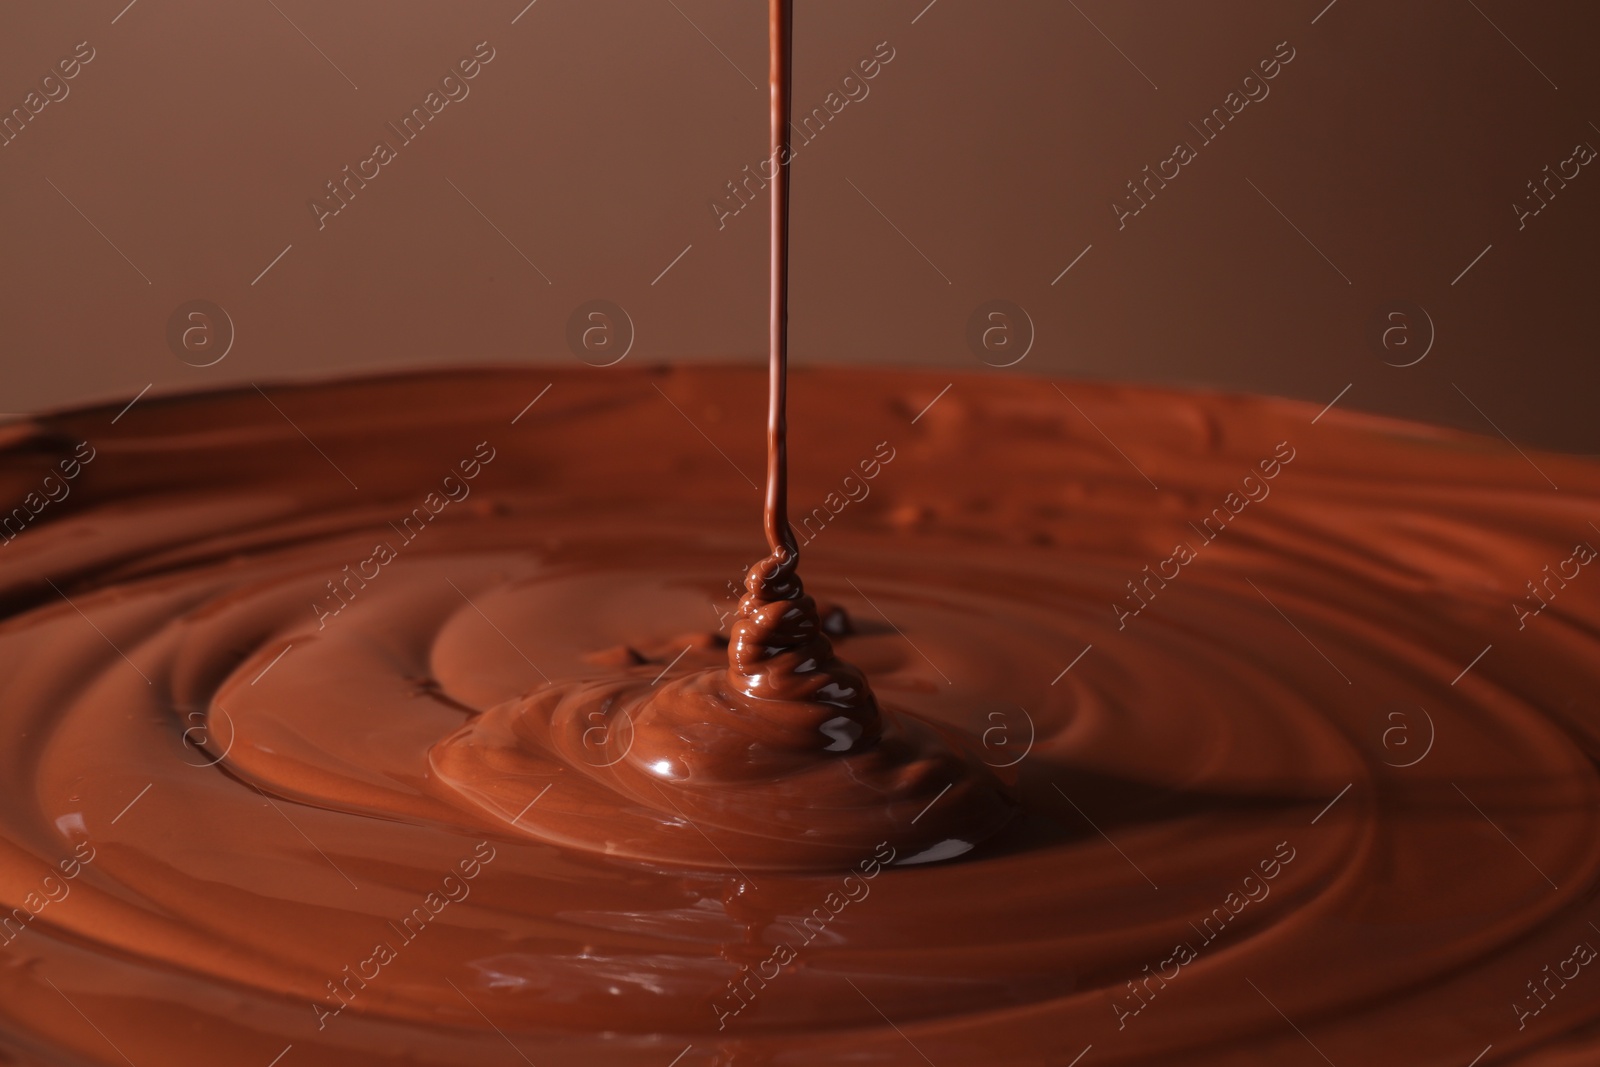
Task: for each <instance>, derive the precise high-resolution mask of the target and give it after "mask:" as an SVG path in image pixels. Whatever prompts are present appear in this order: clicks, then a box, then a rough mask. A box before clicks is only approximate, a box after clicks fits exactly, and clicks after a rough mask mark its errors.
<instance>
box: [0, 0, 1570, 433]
mask: <svg viewBox="0 0 1600 1067" xmlns="http://www.w3.org/2000/svg"><path fill="white" fill-rule="evenodd" d="M525 5H526V6H525ZM798 8H799V12H798V15H797V39H798V45H797V52H798V55H797V62H798V65H799V73H798V76H797V85H796V99H797V102H798V103H799V105H800V107H801V109H802V110H804V111H808V112H809V111H810V110H811V109H812V108H816V107H820V108H822V109H823V111H822V113H821V115H820V116H819V117H817V118H814V119H813V122H812V129H811V134H810V136H811V140H810V141H809V143H805V144H803V145H802V146H801V147H800V148H799V150H798V153H797V156H796V162H795V175H794V181H795V190H794V195H795V206H794V212H795V216H794V217H795V227H796V237H795V262H794V302H795V308H794V316H795V317H794V325H793V330H794V358H795V359H796V361H798V362H873V363H915V364H927V365H938V366H948V367H950V368H952V369H978V370H982V371H984V372H985V373H996V374H1035V375H1054V376H1087V377H1109V378H1124V379H1140V380H1154V381H1164V382H1185V383H1203V384H1206V385H1212V386H1217V387H1222V388H1228V389H1244V390H1251V391H1258V392H1266V393H1277V394H1285V395H1290V396H1296V397H1301V398H1305V399H1308V400H1311V401H1313V402H1315V403H1317V404H1319V405H1320V404H1323V403H1326V402H1328V401H1330V400H1332V399H1333V398H1334V397H1335V396H1339V395H1341V394H1342V398H1341V399H1340V400H1339V403H1340V404H1341V405H1342V406H1345V405H1347V406H1349V407H1352V408H1365V409H1369V410H1373V411H1381V412H1389V413H1398V414H1404V415H1409V416H1413V417H1417V418H1423V419H1429V420H1435V421H1441V422H1447V423H1452V424H1456V425H1460V426H1465V427H1469V428H1472V429H1476V430H1480V431H1482V432H1485V433H1493V432H1495V429H1494V426H1493V425H1491V421H1490V420H1492V422H1493V424H1494V425H1497V426H1498V427H1499V429H1500V430H1503V431H1504V432H1505V433H1506V434H1509V435H1510V436H1511V437H1512V438H1515V439H1516V440H1518V441H1519V442H1533V443H1538V444H1541V445H1545V446H1549V447H1556V448H1563V449H1569V450H1576V451H1581V452H1591V453H1592V452H1600V424H1597V421H1596V419H1595V418H1594V415H1593V401H1594V399H1595V396H1596V389H1595V386H1596V382H1597V376H1600V371H1597V370H1596V363H1595V354H1596V346H1595V343H1594V339H1593V314H1592V308H1591V297H1592V294H1593V293H1594V292H1595V282H1596V274H1597V271H1596V266H1595V255H1594V253H1595V236H1596V222H1597V219H1600V167H1595V166H1588V165H1586V162H1585V160H1586V157H1587V155H1588V154H1589V152H1590V151H1591V149H1589V148H1588V147H1587V146H1588V145H1595V146H1600V128H1597V127H1596V126H1595V125H1594V122H1593V121H1591V120H1596V121H1600V101H1597V100H1596V92H1595V90H1596V79H1597V64H1596V63H1595V62H1594V47H1595V44H1596V40H1597V34H1596V28H1597V22H1600V19H1597V18H1596V16H1595V15H1594V14H1593V12H1594V10H1595V9H1594V5H1592V4H1587V5H1586V4H1578V3H1543V4H1538V5H1529V4H1514V3H1511V2H1509V0H1406V2H1404V3H1393V2H1383V3H1380V2H1377V0H1335V2H1334V3H1333V4H1331V5H1330V4H1328V3H1327V0H1227V2H1208V3H1199V2H1195V3H1176V2H1171V0H1165V2H1156V0H1141V2H1133V0H1077V2H1076V3H1074V2H1072V0H1027V2H1024V0H983V2H979V0H935V2H934V3H932V4H931V5H930V4H928V3H927V0H868V2H846V0H799V4H798ZM764 18H765V5H764V4H762V3H760V2H759V0H536V2H534V3H533V4H531V5H527V4H526V0H495V2H492V3H490V2H482V3H469V4H448V5H447V4H442V3H424V2H420V0H404V2H395V0H381V2H380V0H359V2H357V0H338V2H322V3H312V2H310V0H226V2H223V0H135V2H134V3H133V4H132V5H127V4H126V0H73V2H71V3H56V2H49V3H47V2H44V0H27V2H22V3H13V4H8V5H6V7H5V9H4V11H3V12H0V72H3V74H0V108H3V109H5V110H6V112H8V113H9V114H10V119H9V123H8V124H7V125H5V126H3V127H0V128H3V129H4V131H5V132H4V134H3V138H4V139H5V142H6V143H5V144H4V147H0V204H3V207H0V242H3V245H4V248H5V255H4V260H3V266H0V270H3V272H4V277H3V278H0V345H3V346H4V353H5V375H4V378H3V384H0V391H3V396H0V410H3V411H10V412H25V411H31V410H37V409H39V408H42V407H49V406H54V405H61V404H65V403H70V402H76V401H80V400H85V399H111V398H116V397H131V396H132V395H134V394H135V393H137V392H138V391H139V390H141V389H143V388H144V387H145V386H146V385H152V384H153V386H154V389H155V390H158V391H159V390H175V389H194V388H203V387H207V386H210V385H214V384H221V383H235V382H241V381H267V380H273V379H284V378H291V377H301V376H310V375H325V374H329V373H337V372H343V371H347V370H349V369H352V368H366V367H395V366H402V365H410V364H426V363H440V362H472V361H491V362H500V361H555V362H563V363H572V362H574V361H575V360H576V358H577V357H576V356H575V355H574V354H573V353H572V352H571V351H569V341H568V334H569V331H568V323H569V320H570V319H571V317H572V316H573V313H574V311H575V309H578V308H579V306H580V305H583V304H584V303H585V302H586V301H590V300H593V299H605V300H608V301H611V302H612V303H613V304H614V305H617V306H619V307H621V308H623V309H625V310H626V313H627V315H628V317H629V319H630V320H631V322H632V324H633V332H634V335H635V336H634V343H633V346H632V348H631V350H630V351H629V353H628V355H627V359H628V360H629V361H632V362H638V361H657V360H669V359H670V360H676V359H686V358H687V359H745V360H750V359H758V358H759V357H760V353H761V351H762V348H763V345H764V337H765V334H764V325H765V319H764V315H765V309H764V303H763V302H764V292H765V290H764V274H763V272H764V268H765V236H766V234H765V222H764V220H763V218H762V214H761V212H762V206H761V205H757V206H756V207H754V208H751V209H748V210H745V211H743V212H741V213H738V214H730V212H731V210H732V207H733V206H734V205H735V204H737V201H736V200H732V199H725V200H724V201H723V207H722V208H721V209H718V208H715V207H713V204H714V202H715V201H716V199H717V198H718V197H719V195H720V196H725V197H726V196H727V195H728V194H727V188H728V186H727V183H728V182H730V181H732V180H736V179H739V178H741V177H743V176H744V174H745V173H746V172H745V171H744V168H745V167H746V165H751V166H752V170H751V171H750V172H749V173H751V174H753V173H755V170H754V169H753V168H754V166H755V165H756V164H758V163H759V161H760V160H761V158H762V154H763V145H764V141H765V129H764V105H765V98H764V92H763V89H762V88H760V86H762V85H764V65H765V43H766V42H765V22H764ZM85 42H86V43H85ZM484 42H486V44H484ZM80 44H81V45H82V46H81V47H80ZM475 49H477V53H478V56H479V57H486V58H487V62H483V61H481V60H477V61H473V56H474V50H475ZM75 50H76V52H77V53H78V55H79V57H80V58H78V59H72V58H71V57H73V55H74V52H75ZM82 57H92V58H87V61H86V62H85V61H83V58H82ZM885 59H887V62H885V61H884V60H885ZM463 60H469V62H468V63H467V70H468V71H470V72H471V73H472V74H473V77H471V78H470V79H468V78H465V77H462V76H461V73H462V72H461V70H460V68H459V67H458V64H459V63H460V62H461V61H463ZM63 61H65V62H64V63H63ZM863 61H867V62H866V70H867V72H870V73H871V74H872V75H873V76H872V77H871V78H870V79H868V78H866V77H864V76H863V74H862V68H861V66H860V64H861V63H862V62H863ZM1263 63H1264V64H1265V67H1264V68H1263V66H1262V65H1263ZM58 64H60V65H58ZM68 71H70V72H71V73H72V75H73V76H72V77H70V78H67V77H65V76H64V75H65V74H66V73H67V72H68ZM452 71H456V74H457V76H456V77H453V78H451V79H450V80H448V81H444V79H445V77H446V75H447V74H449V73H450V72H452ZM852 73H854V74H855V75H856V77H855V78H854V79H852V80H849V81H846V78H847V77H849V76H850V75H851V74H852ZM1267 73H1271V74H1272V77H1271V78H1270V79H1269V78H1267V77H1265V74H1267ZM1252 74H1253V75H1254V77H1251V75H1252ZM1247 79H1248V80H1247ZM430 92H436V93H437V94H438V95H437V96H434V97H432V98H430V97H429V95H428V94H429V93H430ZM830 93H833V94H836V95H833V96H831V97H830V95H829V94H830ZM30 94H36V95H30ZM452 98H453V99H452ZM430 103H431V104H433V105H434V109H435V110H436V111H437V113H436V114H435V113H433V111H430V110H429V107H428V105H429V104H430ZM14 108H16V109H21V110H20V111H16V112H12V110H11V109H14ZM413 108H421V109H422V111H421V118H422V119H425V120H426V121H425V123H424V122H423V121H421V120H419V119H414V120H413V123H414V124H415V125H416V126H418V127H419V128H420V131H421V132H420V133H417V134H416V135H415V139H414V140H411V141H409V142H406V141H405V140H403V139H402V137H401V136H400V135H399V134H398V133H397V132H396V131H395V130H394V129H391V128H390V126H389V125H388V124H389V123H391V122H392V123H395V124H396V125H397V126H398V125H399V123H400V120H401V119H402V118H403V117H404V116H406V115H408V114H410V113H411V111H412V109H413ZM1214 109H1216V110H1215V111H1214ZM35 112H37V113H35ZM835 112H836V113H835ZM1208 116H1214V117H1212V119H1211V123H1210V125H1209V127H1208V126H1207V125H1206V123H1205V120H1206V118H1207V117H1208ZM379 141H384V142H387V145H388V148H389V150H391V151H392V158H389V159H388V161H387V162H382V161H381V160H376V159H375V157H374V149H375V146H376V144H377V142H379ZM1180 145H1181V146H1182V150H1180ZM1580 146H1584V147H1582V148H1580ZM346 166H349V167H350V168H351V173H356V174H359V173H361V169H362V168H365V173H366V174H367V175H369V176H370V180H365V184H364V185H362V184H359V183H358V182H357V180H356V179H350V180H349V183H348V186H347V189H348V192H347V193H346V197H347V199H348V202H347V203H345V204H344V205H343V206H342V207H341V210H340V211H339V212H338V213H337V214H329V213H328V212H331V209H332V207H334V206H340V202H339V201H337V200H334V199H333V198H332V197H331V196H330V195H329V194H328V192H327V185H326V183H328V182H329V181H330V180H334V179H340V178H342V177H343V175H344V171H343V168H345V167H346ZM1147 166H1148V167H1149V168H1150V170H1149V171H1148V172H1146V170H1145V168H1146V167H1147ZM1546 167H1549V168H1550V169H1549V170H1548V171H1547V170H1546V169H1545V168H1546ZM1147 175H1153V176H1151V177H1147ZM1162 175H1165V177H1163V176H1162ZM1134 180H1140V181H1145V182H1146V183H1147V184H1145V185H1144V186H1142V187H1141V188H1140V193H1141V199H1135V198H1134V196H1133V194H1132V193H1130V191H1129V185H1128V183H1129V182H1130V181H1134ZM1536 180H1539V181H1543V182H1544V183H1545V184H1544V185H1543V186H1541V187H1540V196H1539V198H1537V199H1536V198H1535V195H1534V193H1533V192H1532V191H1530V185H1529V183H1530V182H1533V181H1536ZM755 181H756V179H751V185H750V188H752V189H754V188H755ZM319 196H321V197H323V198H324V207H323V209H322V210H321V212H319V211H317V210H314V209H313V208H312V207H311V206H310V205H311V204H312V202H313V201H315V200H316V199H317V198H318V197H319ZM1119 203H1120V204H1122V205H1123V206H1122V207H1121V208H1120V209H1119V208H1117V207H1115V206H1114V205H1117V204H1119ZM1518 204H1521V205H1523V206H1522V208H1521V209H1520V211H1521V212H1524V213H1525V214H1521V215H1519V208H1518V207H1517V206H1516V205H1518ZM1135 207H1137V208H1139V209H1140V210H1139V211H1138V212H1137V213H1136V214H1134V213H1132V209H1133V208H1135ZM1535 207H1537V208H1540V210H1539V211H1538V212H1537V213H1535V212H1534V211H1533V209H1534V208H1535ZM1124 212H1126V213H1125V214H1124ZM319 215H321V217H320V218H319ZM1069 267H1070V269H1068V268H1069ZM1063 271H1065V273H1064V274H1063ZM200 299H203V300H207V301H211V302H212V303H213V304H215V305H217V306H218V307H220V308H222V309H223V310H224V311H225V313H226V316H227V319H228V320H229V321H230V322H231V324H232V326H231V333H232V335H233V336H232V337H231V345H230V346H229V347H227V350H226V354H225V356H224V357H223V358H222V359H221V360H220V362H216V363H213V364H212V365H211V366H207V367H193V366H190V365H188V363H198V362H208V361H209V360H210V359H212V358H214V357H215V355H217V354H218V353H219V352H220V351H221V346H222V345H224V343H226V342H228V341H229V340H230V338H229V337H228V334H229V332H230V328H229V327H228V325H227V324H226V323H223V322H221V321H220V320H219V321H213V320H214V319H217V318H218V316H217V313H216V312H215V311H209V310H208V311H205V312H204V313H203V315H202V317H200V318H194V319H191V318H187V317H183V316H180V318H181V319H182V321H180V322H179V323H178V328H176V329H172V330H169V322H170V320H172V319H173V316H174V313H175V312H177V311H179V309H180V308H182V307H183V306H184V305H186V304H187V303H188V302H190V301H193V300H200ZM991 300H1003V301H1006V302H1008V304H1009V308H1008V310H1007V311H1006V314H1007V315H1008V316H1009V318H1007V319H996V320H987V321H990V322H991V323H992V324H995V325H999V326H1000V327H1002V330H1001V331H1000V332H991V333H990V334H989V335H988V337H989V340H990V341H991V342H993V343H994V349H995V350H991V351H988V352H985V350H984V349H983V348H982V347H981V346H980V347H979V348H978V349H977V350H976V351H975V350H974V346H973V344H972V343H971V342H970V340H969V338H970V337H974V336H976V337H980V338H981V337H983V336H984V335H983V333H982V332H981V331H978V330H973V329H970V328H969V327H970V326H971V324H972V320H973V316H974V313H975V311H977V309H978V308H979V307H980V305H983V304H985V303H986V302H988V301H991ZM1017 309H1021V313H1023V314H1025V315H1026V320H1027V321H1031V323H1032V330H1033V332H1034V334H1035V338H1034V342H1033V344H1032V347H1031V349H1028V350H1027V352H1026V356H1025V358H1023V359H1022V360H1021V362H1018V363H1015V364H1014V365H1013V366H1010V367H1006V368H1003V369H995V370H992V371H991V370H987V369H986V368H985V366H984V363H983V362H981V361H980V359H979V353H984V354H986V355H987V357H988V358H989V361H990V362H993V363H1000V362H1007V361H1008V360H1009V359H1010V358H1013V357H1014V355H1015V354H1017V353H1019V352H1020V351H1021V346H1022V345H1023V344H1024V343H1025V342H1026V340H1027V338H1026V336H1025V335H1026V333H1027V332H1028V326H1027V325H1026V322H1025V321H1024V320H1023V319H1022V318H1020V317H1019V311H1018V310H1017ZM187 310H189V309H185V313H184V314H185V315H187ZM1394 316H1398V317H1394ZM597 321H598V320H597ZM1430 324H1431V325H1430ZM612 326H613V328H614V329H615V330H616V331H617V333H616V335H615V337H614V339H615V340H618V341H620V340H621V339H622V334H623V333H624V332H625V329H626V328H625V327H624V326H622V325H621V324H620V323H613V324H612ZM186 329H187V330H188V333H187V334H185V332H184V331H185V330H186ZM1005 329H1009V330H1010V333H1009V334H1006V333H1005V332H1004V330H1005ZM1430 333H1432V334H1434V335H1436V336H1434V337H1433V338H1432V341H1433V343H1432V345H1431V347H1429V346H1428V344H1427V342H1428V341H1429V340H1430V337H1429V334H1430ZM595 336H599V335H595ZM1008 337H1009V340H1010V342H1011V344H1010V348H1009V349H1008V348H1006V347H1005V346H1004V345H1001V344H999V342H1000V341H1003V340H1006V339H1007V338H1008ZM1385 338H1386V341H1385ZM591 339H593V338H591ZM175 353H177V354H175ZM1008 353H1009V354H1008ZM1424 353H1426V354H1425V355H1424ZM179 354H181V355H183V356H184V357H185V359H187V360H188V363H186V362H184V360H182V359H180V358H179ZM1419 356H1421V357H1422V358H1421V361H1420V362H1415V363H1414V365H1411V366H1407V367H1397V366H1390V365H1386V362H1387V363H1388V364H1395V363H1407V362H1412V361H1413V360H1415V359H1417V357H1419ZM597 373H601V372H597ZM1347 386H1348V387H1349V388H1348V391H1345V390H1346V387H1347Z"/></svg>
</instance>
